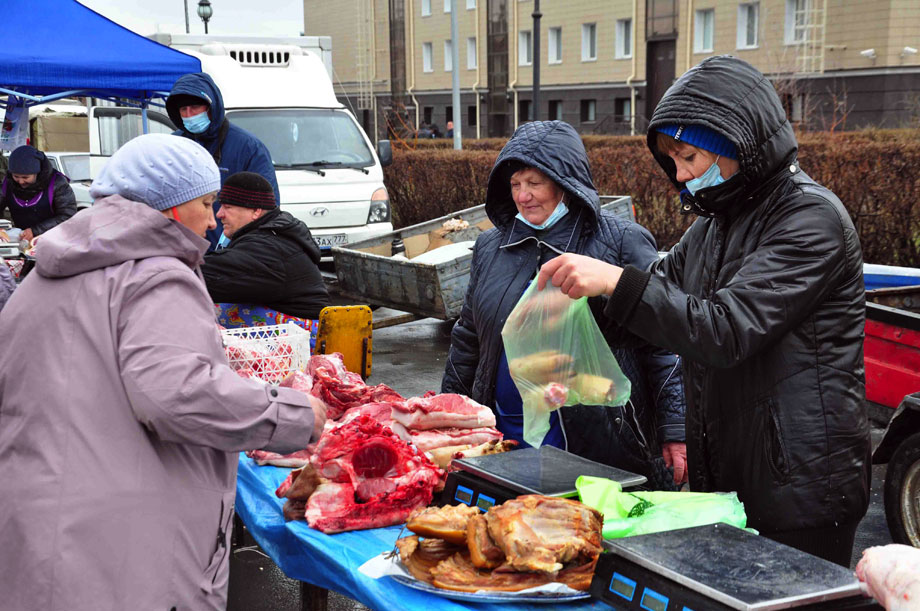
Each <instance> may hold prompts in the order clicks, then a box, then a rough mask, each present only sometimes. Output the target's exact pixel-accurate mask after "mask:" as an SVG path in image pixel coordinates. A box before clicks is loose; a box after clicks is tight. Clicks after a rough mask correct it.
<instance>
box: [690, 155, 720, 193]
mask: <svg viewBox="0 0 920 611" xmlns="http://www.w3.org/2000/svg"><path fill="white" fill-rule="evenodd" d="M723 182H725V179H724V178H722V170H720V169H719V157H716V160H715V161H714V162H713V164H712V165H711V166H709V169H708V170H706V171H705V172H703V175H702V176H700V177H699V178H694V179H692V180H688V181H687V182H686V183H684V184H685V185H686V186H687V190H688V191H690V193H691V194H692V195H696V192H697V191H699V190H700V189H706V188H708V187H714V186H716V185H721V184H722V183H723Z"/></svg>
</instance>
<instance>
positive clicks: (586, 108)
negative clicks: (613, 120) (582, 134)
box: [581, 100, 597, 123]
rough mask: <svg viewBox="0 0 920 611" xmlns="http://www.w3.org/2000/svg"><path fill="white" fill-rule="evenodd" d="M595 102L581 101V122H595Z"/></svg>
mask: <svg viewBox="0 0 920 611" xmlns="http://www.w3.org/2000/svg"><path fill="white" fill-rule="evenodd" d="M596 113H597V102H596V101H595V100H582V101H581V122H582V123H594V121H596V120H597V114H596Z"/></svg>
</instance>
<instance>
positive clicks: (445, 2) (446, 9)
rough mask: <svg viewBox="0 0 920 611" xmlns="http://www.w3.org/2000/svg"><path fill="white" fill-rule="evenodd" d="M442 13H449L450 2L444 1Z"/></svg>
mask: <svg viewBox="0 0 920 611" xmlns="http://www.w3.org/2000/svg"><path fill="white" fill-rule="evenodd" d="M444 12H445V13H449V12H450V0H444Z"/></svg>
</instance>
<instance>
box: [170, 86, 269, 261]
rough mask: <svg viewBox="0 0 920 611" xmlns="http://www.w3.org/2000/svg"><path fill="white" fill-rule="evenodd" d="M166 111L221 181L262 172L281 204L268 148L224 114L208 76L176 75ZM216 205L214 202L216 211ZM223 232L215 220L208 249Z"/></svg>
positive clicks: (218, 92) (208, 235) (219, 99)
mask: <svg viewBox="0 0 920 611" xmlns="http://www.w3.org/2000/svg"><path fill="white" fill-rule="evenodd" d="M166 112H167V113H168V114H169V118H170V119H171V120H172V122H173V124H174V125H176V126H178V127H179V129H178V130H176V131H175V132H174V135H176V136H184V137H185V138H191V139H192V140H194V141H195V142H197V143H198V144H200V145H201V146H203V147H204V148H206V149H207V150H208V152H210V153H211V156H213V157H214V161H215V162H216V163H217V167H218V168H220V181H221V184H223V183H224V181H226V180H227V178H228V177H229V176H231V175H232V174H236V173H237V172H255V173H256V174H261V175H262V176H263V177H264V178H265V179H266V180H267V181H268V182H270V183H271V185H272V189H273V190H274V192H275V201H276V202H279V204H280V202H281V194H280V193H279V192H278V180H277V179H276V178H275V166H274V165H273V164H272V157H271V154H270V153H269V152H268V148H267V147H266V146H265V145H264V144H263V143H262V141H261V140H259V139H258V138H257V137H255V136H254V135H253V134H251V133H249V132H248V131H246V130H245V129H243V128H241V127H237V126H236V125H233V124H232V123H230V121H229V120H228V119H227V118H226V117H225V116H224V99H223V97H222V96H221V94H220V89H218V88H217V85H216V84H215V83H214V81H213V80H212V79H211V77H210V76H208V75H207V74H205V73H203V72H197V73H193V74H186V75H184V76H181V77H179V80H177V81H176V84H175V85H173V88H172V91H170V92H169V97H168V98H167V99H166ZM218 207H219V206H218V204H217V202H215V203H214V212H215V214H216V213H217V209H218ZM222 232H223V224H222V223H221V221H220V219H217V228H216V229H212V230H208V233H207V238H208V241H209V242H211V247H210V248H209V250H214V248H215V247H216V246H217V243H218V242H219V241H220V237H221V234H222Z"/></svg>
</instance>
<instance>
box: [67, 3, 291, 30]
mask: <svg viewBox="0 0 920 611" xmlns="http://www.w3.org/2000/svg"><path fill="white" fill-rule="evenodd" d="M79 1H80V3H81V4H83V5H84V6H87V7H89V8H91V9H93V10H94V11H96V12H97V13H100V14H101V15H104V16H106V17H108V18H109V19H111V20H112V21H114V22H115V23H118V24H120V25H123V26H125V27H126V28H128V29H130V30H134V31H135V32H137V33H138V34H142V35H144V36H146V35H148V34H153V33H155V32H169V33H172V34H178V33H184V32H185V3H184V2H183V0H79ZM187 2H188V22H189V31H190V32H191V33H192V34H204V24H203V23H202V22H201V18H199V17H198V13H197V12H196V10H197V8H198V0H187ZM211 8H212V9H213V10H214V15H213V16H212V17H211V20H210V21H209V22H208V32H209V33H210V34H251V35H257V36H299V35H300V33H301V32H302V31H303V0H211Z"/></svg>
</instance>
